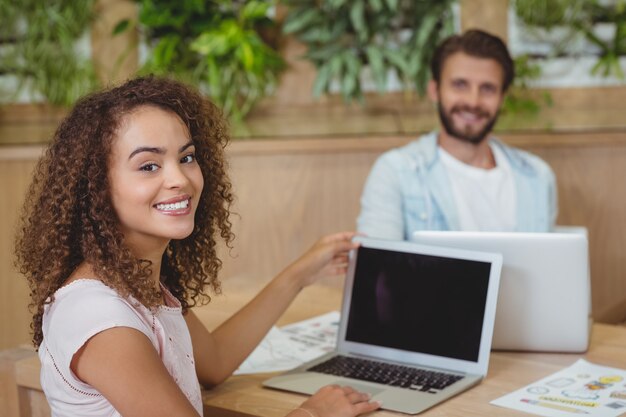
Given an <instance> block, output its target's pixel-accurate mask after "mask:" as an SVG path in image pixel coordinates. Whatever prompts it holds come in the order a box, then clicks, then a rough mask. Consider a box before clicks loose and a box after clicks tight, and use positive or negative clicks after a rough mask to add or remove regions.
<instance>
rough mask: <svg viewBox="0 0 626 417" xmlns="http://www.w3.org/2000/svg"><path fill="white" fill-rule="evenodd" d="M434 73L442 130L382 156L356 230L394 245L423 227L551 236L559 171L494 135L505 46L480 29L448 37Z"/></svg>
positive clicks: (508, 65) (506, 70)
mask: <svg viewBox="0 0 626 417" xmlns="http://www.w3.org/2000/svg"><path fill="white" fill-rule="evenodd" d="M431 72H432V79H431V80H430V82H429V85H428V96H429V98H430V99H431V100H432V101H433V102H434V103H435V104H436V105H437V109H438V113H439V119H440V123H441V125H440V128H439V130H438V131H434V132H431V133H429V134H426V135H423V136H421V137H420V138H418V139H417V140H415V141H413V142H411V143H409V144H408V145H406V146H403V147H401V148H397V149H392V150H390V151H388V152H386V153H384V154H383V155H381V156H380V157H379V158H378V160H377V161H376V163H375V164H374V167H373V168H372V170H371V172H370V174H369V177H368V179H367V182H366V184H365V188H364V190H363V195H362V197H361V213H360V215H359V217H358V220H357V228H358V230H359V231H360V232H363V233H365V234H366V235H368V236H370V237H378V238H385V239H395V240H410V239H411V236H412V234H413V232H415V231H417V230H468V231H470V230H471V231H520V232H548V231H551V230H552V229H553V228H554V225H555V221H556V215H557V191H556V180H555V177H554V173H553V172H552V170H551V169H550V167H549V166H548V165H547V164H546V163H545V162H544V161H542V160H541V159H540V158H538V157H537V156H534V155H532V154H530V153H528V152H524V151H521V150H519V149H514V148H511V147H510V146H507V145H505V144H504V143H502V142H501V141H499V140H498V139H496V138H494V137H493V136H492V135H491V131H492V129H493V126H494V125H495V123H496V120H497V118H498V113H499V111H500V108H501V107H502V103H503V100H504V97H505V95H506V91H507V89H508V88H509V86H510V85H511V82H512V81H513V78H514V76H515V69H514V64H513V60H512V59H511V56H510V54H509V51H508V50H507V47H506V45H505V44H504V42H503V41H502V40H501V39H500V38H498V37H496V36H493V35H491V34H489V33H486V32H483V31H480V30H469V31H467V32H465V33H464V34H462V35H454V36H451V37H449V38H447V39H446V40H444V41H443V42H442V43H441V44H440V45H439V46H438V47H437V49H436V51H435V53H434V55H433V59H432V62H431Z"/></svg>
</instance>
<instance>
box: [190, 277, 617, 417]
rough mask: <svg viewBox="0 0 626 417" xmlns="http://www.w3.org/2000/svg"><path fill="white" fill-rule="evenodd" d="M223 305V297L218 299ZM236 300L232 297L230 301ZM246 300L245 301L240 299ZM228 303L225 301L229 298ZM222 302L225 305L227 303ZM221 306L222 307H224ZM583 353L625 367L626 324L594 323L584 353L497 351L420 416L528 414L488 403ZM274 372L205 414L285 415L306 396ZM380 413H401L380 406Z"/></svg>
mask: <svg viewBox="0 0 626 417" xmlns="http://www.w3.org/2000/svg"><path fill="white" fill-rule="evenodd" d="M215 301H216V303H215V306H214V307H218V306H219V304H220V303H223V302H224V300H219V299H218V300H215ZM230 301H233V300H230ZM241 301H243V300H241ZM224 304H225V303H224ZM224 304H223V305H224ZM339 304H340V291H338V289H337V288H329V287H323V286H318V287H312V288H308V289H305V290H304V291H303V293H302V294H300V295H299V296H298V299H296V301H295V302H294V304H293V305H292V307H291V308H290V309H289V310H288V311H287V312H286V314H285V315H284V316H283V318H282V319H281V322H282V323H279V324H285V323H288V322H293V321H297V320H302V319H305V318H309V317H311V316H314V315H317V314H322V313H324V312H327V311H330V310H333V309H338V308H339ZM210 310H213V308H212V307H211V306H209V307H204V308H201V309H199V311H197V312H198V314H199V315H200V317H201V318H202V319H203V321H204V322H205V323H207V325H208V326H209V327H212V326H211V323H209V322H208V317H207V316H208V315H209V314H210ZM220 310H221V309H220ZM581 357H584V358H586V359H587V360H589V361H590V362H594V363H597V364H601V365H606V366H613V367H617V368H626V328H624V327H621V326H612V325H604V324H595V325H594V326H593V331H592V339H591V346H590V348H589V350H588V351H587V352H586V353H585V354H555V353H517V352H493V353H492V354H491V360H490V363H489V373H488V375H487V378H486V379H485V380H484V381H483V382H482V383H481V384H480V385H478V386H476V387H474V388H472V389H470V390H469V391H466V392H464V393H461V394H460V395H458V396H456V397H454V398H452V399H450V400H448V401H445V402H444V403H442V404H440V405H439V406H436V407H434V408H432V409H430V410H428V411H426V412H424V413H422V414H420V415H421V416H427V417H432V416H452V417H454V416H459V417H461V416H462V417H468V416H490V415H492V416H496V415H497V416H527V415H528V414H526V413H521V412H519V411H514V410H508V409H504V408H500V407H496V406H493V405H490V404H489V402H490V401H492V400H494V399H495V398H498V397H500V396H502V395H505V394H507V393H509V392H511V391H515V390H516V389H518V388H520V387H522V386H524V385H527V384H529V383H531V382H533V381H536V380H538V379H541V378H543V377H545V376H547V375H550V374H551V373H554V372H556V371H558V370H560V369H562V368H564V367H566V366H568V365H570V364H572V363H573V362H575V361H576V360H577V359H578V358H581ZM270 375H271V374H258V375H245V376H234V377H231V378H230V379H228V380H227V381H226V382H225V383H223V384H222V385H220V386H219V387H217V388H215V389H212V390H209V391H205V392H204V393H203V396H204V404H205V415H206V416H212V415H227V416H263V417H279V416H284V415H285V414H287V413H288V412H289V411H290V410H292V409H293V408H295V407H297V406H298V405H299V404H301V403H302V402H303V401H304V400H305V399H306V398H307V397H306V396H304V395H298V394H293V393H288V392H282V391H276V390H270V389H266V388H262V386H261V383H262V381H263V380H265V379H266V378H268V377H269V376H270ZM375 415H377V416H391V415H394V416H399V415H400V414H396V413H392V412H387V411H379V412H376V413H375Z"/></svg>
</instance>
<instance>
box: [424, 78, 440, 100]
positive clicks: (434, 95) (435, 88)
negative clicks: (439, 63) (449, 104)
mask: <svg viewBox="0 0 626 417" xmlns="http://www.w3.org/2000/svg"><path fill="white" fill-rule="evenodd" d="M426 92H427V94H428V98H429V99H430V101H432V102H433V103H437V102H439V85H438V84H437V81H435V80H433V79H432V78H431V79H430V81H428V86H427V87H426Z"/></svg>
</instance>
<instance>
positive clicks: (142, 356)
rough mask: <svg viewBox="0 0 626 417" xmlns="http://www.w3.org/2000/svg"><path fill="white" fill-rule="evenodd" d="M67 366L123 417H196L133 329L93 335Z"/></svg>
mask: <svg viewBox="0 0 626 417" xmlns="http://www.w3.org/2000/svg"><path fill="white" fill-rule="evenodd" d="M70 366H71V369H72V371H73V372H74V374H75V375H76V376H77V377H78V378H79V379H80V380H82V381H83V382H85V383H87V384H89V385H91V386H93V387H94V388H95V389H96V390H98V391H99V392H100V393H101V394H102V395H103V396H104V397H105V398H106V399H107V400H108V401H109V402H110V403H111V404H112V405H113V407H115V409H116V410H117V411H119V412H120V414H122V415H123V416H125V417H133V416H138V417H139V416H154V417H158V416H163V417H168V416H181V417H198V415H199V414H198V413H197V412H196V410H195V409H194V407H193V406H192V405H191V403H190V402H189V400H188V399H187V397H186V396H185V394H183V392H182V391H181V390H180V388H179V387H178V385H177V384H176V382H175V381H174V380H173V379H172V377H171V376H170V374H169V373H168V371H167V369H166V368H165V365H164V364H163V361H162V360H161V358H160V357H159V355H158V354H157V352H156V350H155V349H154V346H152V343H151V342H150V340H149V339H148V338H147V337H146V335H144V334H143V333H141V332H140V331H138V330H135V329H133V328H130V327H114V328H111V329H108V330H105V331H103V332H100V333H98V334H96V335H95V336H93V337H92V338H91V339H89V340H88V341H87V342H86V343H85V344H84V345H83V346H82V347H81V348H80V349H79V350H78V352H76V353H75V354H74V356H73V358H72V362H71V365H70Z"/></svg>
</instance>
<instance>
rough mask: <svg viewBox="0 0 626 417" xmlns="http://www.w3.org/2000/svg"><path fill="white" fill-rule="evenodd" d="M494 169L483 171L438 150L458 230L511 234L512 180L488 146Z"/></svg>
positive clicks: (513, 219)
mask: <svg viewBox="0 0 626 417" xmlns="http://www.w3.org/2000/svg"><path fill="white" fill-rule="evenodd" d="M491 151H492V152H493V156H494V159H495V161H496V167H495V168H492V169H483V168H477V167H473V166H471V165H468V164H465V163H463V162H461V161H459V160H458V159H456V158H455V157H453V156H452V155H450V154H449V153H448V152H446V151H445V150H444V149H443V148H441V147H439V153H440V156H441V161H442V163H443V165H444V166H445V168H446V170H447V171H448V177H449V179H450V183H451V185H452V194H453V195H454V201H455V203H456V207H457V213H458V219H459V224H460V227H461V230H465V231H484V232H489V231H492V232H510V231H514V230H515V228H516V226H517V224H516V209H515V207H516V203H517V201H516V192H515V179H514V178H513V173H512V171H511V166H510V165H509V163H508V161H507V160H506V157H505V156H504V155H503V154H502V152H501V151H500V150H499V149H497V147H495V146H492V147H491Z"/></svg>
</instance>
